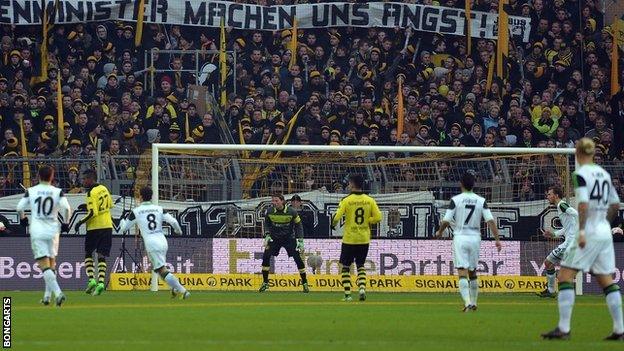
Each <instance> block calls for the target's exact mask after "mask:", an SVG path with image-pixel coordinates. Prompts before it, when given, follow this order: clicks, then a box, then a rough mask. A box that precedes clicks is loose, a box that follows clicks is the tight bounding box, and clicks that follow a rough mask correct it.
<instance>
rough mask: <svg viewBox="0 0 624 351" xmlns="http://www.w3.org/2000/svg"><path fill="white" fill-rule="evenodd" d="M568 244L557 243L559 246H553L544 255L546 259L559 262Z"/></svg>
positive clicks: (555, 262) (554, 262)
mask: <svg viewBox="0 0 624 351" xmlns="http://www.w3.org/2000/svg"><path fill="white" fill-rule="evenodd" d="M568 246H570V245H569V244H568V243H567V242H563V243H561V244H559V246H557V247H555V248H554V249H553V250H552V251H551V252H550V253H549V254H548V256H546V259H547V260H548V261H550V262H552V263H553V264H559V263H561V260H563V257H564V255H565V251H566V249H567V248H568Z"/></svg>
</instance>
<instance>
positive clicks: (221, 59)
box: [219, 17, 227, 108]
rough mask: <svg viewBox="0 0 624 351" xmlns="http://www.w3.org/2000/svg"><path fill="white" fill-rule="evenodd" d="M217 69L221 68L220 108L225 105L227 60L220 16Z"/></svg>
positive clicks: (223, 21)
mask: <svg viewBox="0 0 624 351" xmlns="http://www.w3.org/2000/svg"><path fill="white" fill-rule="evenodd" d="M219 69H220V70H221V80H220V85H221V94H220V97H221V99H220V100H221V101H220V102H221V108H225V106H226V105H227V93H226V80H227V60H226V56H225V19H223V17H222V18H221V38H220V43H219Z"/></svg>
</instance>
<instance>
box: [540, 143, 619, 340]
mask: <svg viewBox="0 0 624 351" xmlns="http://www.w3.org/2000/svg"><path fill="white" fill-rule="evenodd" d="M595 150H596V145H595V144H594V142H593V141H592V140H591V139H589V138H582V139H581V140H579V141H578V143H577V144H576V161H577V162H578V165H579V168H578V169H577V170H576V172H574V174H573V175H572V180H573V182H574V192H575V195H576V201H577V203H578V217H579V231H578V233H577V234H576V240H574V241H572V243H571V244H570V246H568V247H567V248H566V251H565V254H564V256H563V260H562V261H561V269H560V270H559V277H558V278H559V301H558V302H559V325H558V326H557V328H555V329H554V330H552V331H550V332H548V333H544V334H542V337H543V338H544V339H569V338H570V319H571V317H572V307H573V306H574V284H573V283H572V282H573V279H574V277H575V276H576V273H577V272H578V271H583V272H592V274H593V275H594V277H596V280H597V281H598V284H600V286H601V287H602V289H603V291H604V293H605V296H606V301H607V306H608V307H609V312H610V313H611V318H612V319H613V332H612V333H611V335H609V336H607V337H606V338H605V340H624V325H623V323H622V296H621V294H620V288H619V286H618V285H617V284H615V283H614V282H613V278H612V275H613V273H614V272H615V269H616V268H615V252H614V250H613V237H612V234H611V226H610V225H609V223H610V221H611V220H613V219H614V218H615V216H616V215H617V212H618V210H619V208H620V199H619V197H618V195H617V192H616V190H615V188H614V187H613V183H612V182H611V176H610V175H609V173H608V172H607V171H605V170H604V169H602V167H600V166H598V165H596V164H594V163H593V158H594V152H595Z"/></svg>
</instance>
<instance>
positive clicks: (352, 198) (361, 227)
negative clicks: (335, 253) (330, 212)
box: [332, 192, 381, 244]
mask: <svg viewBox="0 0 624 351" xmlns="http://www.w3.org/2000/svg"><path fill="white" fill-rule="evenodd" d="M343 216H344V217H345V224H344V231H343V232H344V235H343V236H342V242H343V243H345V244H368V243H370V240H371V231H370V226H371V224H377V223H379V222H380V221H381V212H380V211H379V207H377V202H375V200H374V199H373V198H372V197H370V196H368V195H366V194H364V193H361V192H353V193H351V194H350V195H349V196H347V197H345V198H344V199H342V201H340V204H339V205H338V210H337V211H336V214H335V215H334V218H333V219H332V226H336V224H338V223H339V222H340V219H341V218H342V217H343Z"/></svg>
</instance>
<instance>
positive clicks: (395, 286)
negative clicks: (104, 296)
mask: <svg viewBox="0 0 624 351" xmlns="http://www.w3.org/2000/svg"><path fill="white" fill-rule="evenodd" d="M177 277H178V279H179V280H180V283H181V284H182V285H184V286H185V287H186V288H187V289H189V290H199V291H201V290H207V291H256V290H258V289H259V288H260V285H261V284H262V276H261V275H259V274H179V275H178V276H177ZM150 279H151V274H149V273H135V274H133V273H114V274H112V276H111V281H110V285H109V290H149V288H150V284H151V280H150ZM351 279H352V281H355V279H356V276H355V275H354V276H352V277H351ZM366 279H367V281H366V285H367V290H369V291H374V292H456V291H457V289H458V288H459V285H458V282H457V277H455V276H416V275H399V276H383V275H372V276H367V277H366ZM308 284H309V286H310V288H311V289H313V290H314V291H343V288H342V282H341V277H339V276H338V275H326V274H319V275H314V274H313V275H309V276H308ZM158 286H159V289H168V287H167V286H166V285H165V284H164V283H163V281H162V280H161V279H159V282H158ZM269 286H270V287H271V290H275V291H301V288H302V287H301V278H300V277H299V275H295V274H280V275H274V276H271V277H270V278H269ZM479 287H480V289H481V291H482V292H495V293H502V292H536V291H541V290H544V289H545V288H546V278H543V277H521V276H483V277H480V278H479Z"/></svg>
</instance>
